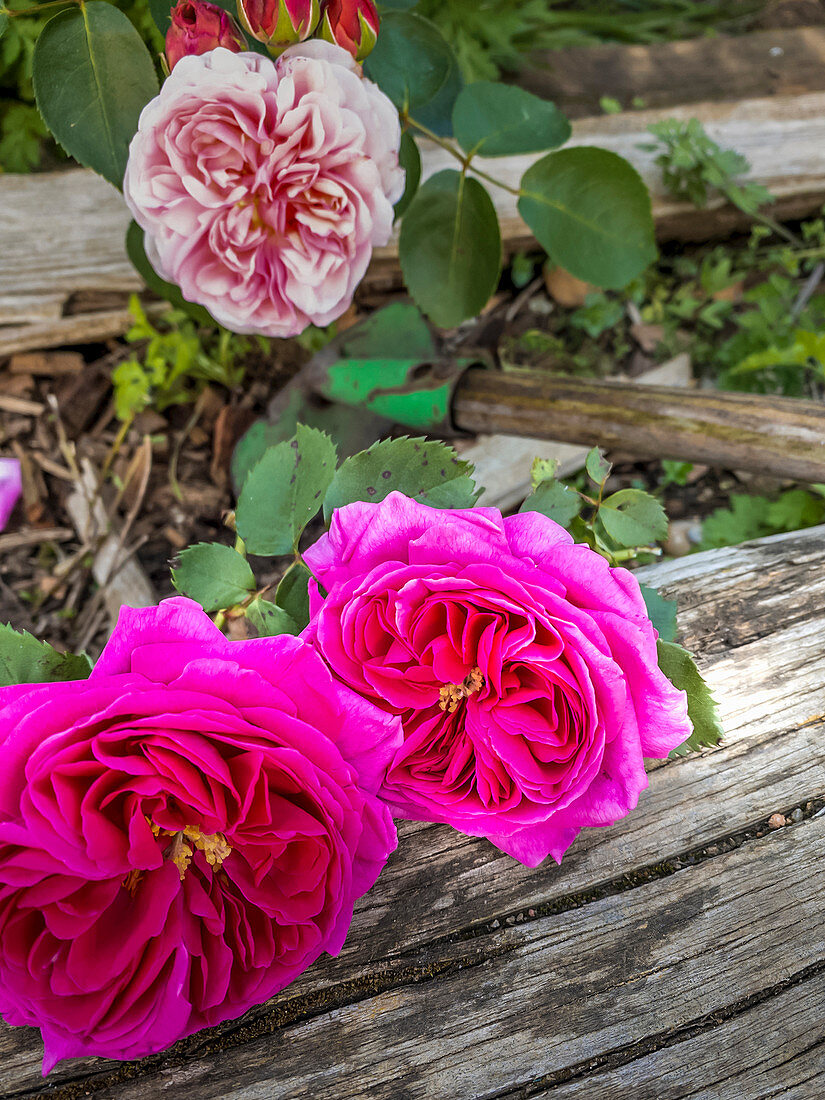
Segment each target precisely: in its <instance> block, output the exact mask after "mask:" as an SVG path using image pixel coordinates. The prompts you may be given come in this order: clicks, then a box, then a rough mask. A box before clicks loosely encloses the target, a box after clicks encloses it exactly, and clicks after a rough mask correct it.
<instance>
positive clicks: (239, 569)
mask: <svg viewBox="0 0 825 1100" xmlns="http://www.w3.org/2000/svg"><path fill="white" fill-rule="evenodd" d="M172 583H173V584H174V586H175V588H177V590H178V592H180V593H181V594H182V595H184V596H189V598H190V599H193V600H196V601H197V602H198V603H199V604H200V605H201V607H202V608H203V609H204V611H218V610H219V609H220V608H223V607H233V606H234V605H235V604H236V603H240V602H241V601H242V600H245V599H246V598H247V596H248V595H249V593H250V592H254V591H255V576H254V574H253V572H252V570H251V569H250V567H249V562H248V561H247V560H246V558H244V557H242V556H241V555H240V554H239V553H238V552H237V551H236V550H233V549H232V547H231V546H223V545H221V544H220V543H217V542H199V543H198V544H197V545H196V546H189V547H187V549H186V550H181V552H180V554H179V555H178V564H177V566H176V567H175V568H174V569H173V570H172Z"/></svg>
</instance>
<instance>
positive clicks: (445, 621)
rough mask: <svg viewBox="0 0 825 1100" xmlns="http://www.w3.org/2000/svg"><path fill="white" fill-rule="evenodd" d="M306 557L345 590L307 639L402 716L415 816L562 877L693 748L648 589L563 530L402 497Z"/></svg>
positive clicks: (353, 518)
mask: <svg viewBox="0 0 825 1100" xmlns="http://www.w3.org/2000/svg"><path fill="white" fill-rule="evenodd" d="M305 558H306V562H307V564H308V565H309V567H310V569H311V570H312V572H313V574H314V575H315V576H316V577H317V579H318V581H319V583H320V584H321V585H322V586H323V587H324V589H326V591H327V592H328V595H327V597H326V599H323V600H322V599H321V598H320V596H319V595H318V593H317V591H316V592H315V594H314V596H313V598H312V603H311V610H312V615H313V617H312V619H311V621H310V624H309V627H308V628H307V630H306V632H305V636H306V637H307V638H309V639H310V640H311V641H312V642H313V643H314V644H315V645H316V646H317V648H318V649H319V651H320V652H321V653H322V654H323V656H324V658H325V659H326V661H327V662H328V664H329V665H330V667H331V668H332V669H333V671H334V672H335V673H336V674H337V675H338V676H339V677H340V679H341V680H342V681H343V682H344V683H345V684H348V685H349V686H351V687H353V688H355V690H356V691H359V692H361V693H362V694H363V695H364V696H366V698H368V699H373V700H375V701H376V702H377V703H378V704H379V705H380V706H382V707H384V708H385V709H387V710H388V711H390V712H391V713H393V714H397V715H400V716H401V719H402V722H403V726H404V738H405V740H404V744H403V745H402V747H401V748H400V749H399V750H398V752H397V753H396V755H395V759H394V760H393V762H392V765H391V767H390V769H389V771H388V772H387V778H386V782H385V783H384V786H383V789H382V791H381V794H382V796H383V797H384V798H385V799H386V800H387V802H388V803H389V805H390V806H391V807H392V809H393V811H394V812H395V814H396V815H397V816H399V817H406V818H414V819H418V820H425V821H442V822H446V823H447V824H448V825H453V826H454V827H455V828H456V829H460V830H461V831H462V832H465V833H470V834H471V835H473V836H486V837H489V839H490V840H491V841H492V842H493V843H494V844H495V845H497V847H499V848H501V849H502V850H503V851H505V852H508V853H509V854H510V855H512V856H515V857H516V859H519V860H521V861H522V862H523V863H526V864H528V865H529V866H535V865H536V864H538V863H540V862H541V861H542V860H543V859H544V858H545V857H546V856H548V855H552V856H553V858H554V859H556V860H557V861H560V860H561V857H562V855H563V853H564V851H565V850H566V849H567V847H568V846H569V844H570V843H571V842H572V840H573V839H574V837H575V836H576V834H577V833H578V831H579V830H580V829H581V828H583V827H584V826H589V825H610V824H612V823H613V822H614V821H616V820H617V819H618V818H621V817H624V815H625V814H627V813H628V812H629V811H630V810H632V809H633V808H634V806H635V805H636V803H637V801H638V798H639V793H640V791H642V790H643V789H644V788H645V787H646V786H647V777H646V774H645V769H644V764H643V757H645V756H650V757H661V756H664V755H666V754H667V752H668V751H669V750H670V749H672V748H675V747H676V746H677V745H680V744H682V743H683V742H684V741H685V740H686V739H687V737H688V736H689V735H690V732H691V725H690V722H689V720H688V717H687V701H686V697H685V694H684V692H681V691H677V690H676V688H674V687H673V685H672V684H671V683H670V681H669V680H668V679H667V678H666V677H665V676H664V674H663V673H662V672H661V671H660V670H659V667H658V665H657V661H656V632H655V630H654V629H653V626H652V624H651V622H650V620H649V618H648V615H647V612H646V610H645V605H644V601H643V600H642V597H641V594H640V591H639V585H638V583H637V582H636V580H635V578H634V577H633V575H632V574H631V573H629V572H628V571H627V570H625V569H612V568H610V567H609V566H608V564H607V562H606V561H605V560H604V559H603V558H602V557H600V556H599V555H598V554H596V553H595V552H594V551H592V550H590V549H589V547H587V546H582V545H577V544H575V543H574V542H573V540H572V538H571V537H570V535H569V534H568V533H567V531H565V530H564V528H562V527H559V526H558V524H556V523H553V521H552V520H549V519H547V518H546V517H545V516H542V515H539V514H537V513H534V512H527V513H524V514H521V515H518V516H509V517H508V518H506V519H502V516H501V514H500V512H498V511H497V510H495V509H493V508H474V509H471V510H466V511H447V510H444V511H441V510H438V509H434V508H428V507H426V506H425V505H423V504H417V503H416V502H415V501H412V500H409V499H408V498H407V497H404V496H402V495H401V494H400V493H391V494H390V495H389V496H388V497H387V498H386V500H384V501H382V502H381V503H380V504H351V505H349V506H347V507H346V508H342V509H340V510H339V511H338V512H336V513H335V516H334V517H333V520H332V526H331V528H330V531H329V533H328V534H326V535H324V536H323V537H322V538H321V539H319V541H318V542H317V543H316V544H315V545H314V546H313V547H312V548H311V549H310V550H308V551H307V552H306V554H305Z"/></svg>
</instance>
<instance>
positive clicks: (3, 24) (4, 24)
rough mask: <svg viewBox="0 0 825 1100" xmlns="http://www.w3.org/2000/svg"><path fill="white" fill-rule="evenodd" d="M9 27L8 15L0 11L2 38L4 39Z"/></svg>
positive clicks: (0, 34)
mask: <svg viewBox="0 0 825 1100" xmlns="http://www.w3.org/2000/svg"><path fill="white" fill-rule="evenodd" d="M8 25H9V17H8V16H7V15H6V13H5V12H4V11H0V38H2V37H3V35H4V34H5V32H6V28H7V27H8Z"/></svg>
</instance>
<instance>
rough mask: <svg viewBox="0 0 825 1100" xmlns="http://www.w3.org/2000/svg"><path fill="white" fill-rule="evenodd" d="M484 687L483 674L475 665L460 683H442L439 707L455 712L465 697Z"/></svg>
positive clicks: (467, 697)
mask: <svg viewBox="0 0 825 1100" xmlns="http://www.w3.org/2000/svg"><path fill="white" fill-rule="evenodd" d="M483 687H484V676H483V675H482V672H481V669H480V668H479V667H478V666H477V665H476V667H475V668H473V669H471V670H470V672H469V673H468V674H467V675H466V676H465V677H464V679H463V680H462V681H461V683H460V684H444V686H443V687H442V688H440V689H439V693H438V694H439V699H438V705H439V707H440V708H441V709H442V710H444V711H447V712H448V713H449V714H455V712H456V711H457V710H458V708H459V706H460V705H461V703H462V702H463V701H464V700H465V699H469V698H470V696H471V695H474V694H475V693H476V692H477V691H481V689H482V688H483Z"/></svg>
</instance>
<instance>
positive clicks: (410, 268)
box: [398, 168, 501, 328]
mask: <svg viewBox="0 0 825 1100" xmlns="http://www.w3.org/2000/svg"><path fill="white" fill-rule="evenodd" d="M398 252H399V258H400V260H401V270H402V271H403V273H404V281H405V282H406V284H407V288H408V290H409V291H410V294H412V296H413V298H414V299H415V301H416V303H417V304H418V305H419V306H420V307H421V309H423V310H424V312H425V313H426V314H428V315H429V316H430V317H431V318H432V320H433V321H434V322H435V323H436V324H437V325H440V326H441V327H442V328H453V327H454V326H455V325H458V324H460V323H461V322H462V321H464V320H466V318H467V317H473V316H475V314H477V313H478V312H479V311H480V310H481V309H482V308H483V307H484V306H485V305H486V304H487V301H488V299H489V298H490V295H491V294H492V293H493V291H494V290H495V288H496V284H497V283H498V278H499V272H500V268H501V233H500V231H499V227H498V217H497V215H496V211H495V207H494V206H493V203H492V200H491V198H490V196H489V195H488V194H487V192H486V191H485V189H484V188H483V187H482V185H481V184H480V183H479V182H478V180H474V179H470V178H468V177H467V176H465V175H463V174H462V173H461V172H455V171H453V170H452V169H450V168H447V169H445V170H444V171H443V172H438V173H437V174H436V175H434V176H432V177H431V178H430V179H428V180H427V182H426V183H425V184H424V185H423V187H421V189H420V190H419V192H418V194H417V195H416V196H415V198H414V199H413V201H412V203H411V204H410V207H409V209H408V210H407V213H406V214H405V216H404V220H403V221H402V222H401V235H400V238H399V243H398Z"/></svg>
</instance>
